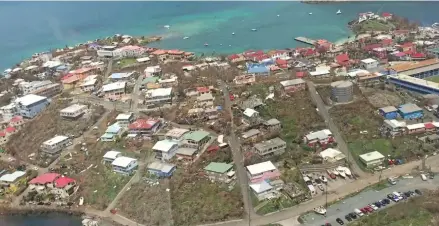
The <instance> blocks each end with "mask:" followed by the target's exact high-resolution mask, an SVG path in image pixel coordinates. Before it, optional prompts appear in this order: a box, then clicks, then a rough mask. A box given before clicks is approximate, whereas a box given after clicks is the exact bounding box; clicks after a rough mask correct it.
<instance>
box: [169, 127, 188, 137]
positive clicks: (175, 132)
mask: <svg viewBox="0 0 439 226" xmlns="http://www.w3.org/2000/svg"><path fill="white" fill-rule="evenodd" d="M187 132H189V130H187V129H182V128H173V129H171V130H169V131H168V132H167V133H166V134H165V136H167V137H173V138H180V137H182V136H183V135H184V134H185V133H187Z"/></svg>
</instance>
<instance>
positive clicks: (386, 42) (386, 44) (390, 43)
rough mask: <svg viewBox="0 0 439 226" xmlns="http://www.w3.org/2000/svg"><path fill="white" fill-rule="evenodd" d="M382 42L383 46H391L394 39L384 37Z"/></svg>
mask: <svg viewBox="0 0 439 226" xmlns="http://www.w3.org/2000/svg"><path fill="white" fill-rule="evenodd" d="M380 43H381V45H382V46H383V47H389V46H392V45H393V40H392V39H383V40H381V42H380Z"/></svg>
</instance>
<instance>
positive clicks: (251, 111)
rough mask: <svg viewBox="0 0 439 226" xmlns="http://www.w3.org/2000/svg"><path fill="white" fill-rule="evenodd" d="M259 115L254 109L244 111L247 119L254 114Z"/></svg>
mask: <svg viewBox="0 0 439 226" xmlns="http://www.w3.org/2000/svg"><path fill="white" fill-rule="evenodd" d="M257 113H258V112H257V111H255V110H254V109H251V108H247V109H245V111H244V115H245V116H247V117H252V116H253V115H254V114H257Z"/></svg>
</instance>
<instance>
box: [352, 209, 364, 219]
mask: <svg viewBox="0 0 439 226" xmlns="http://www.w3.org/2000/svg"><path fill="white" fill-rule="evenodd" d="M354 212H355V213H356V214H357V215H358V216H359V217H362V216H364V213H363V212H361V211H360V210H359V209H354Z"/></svg>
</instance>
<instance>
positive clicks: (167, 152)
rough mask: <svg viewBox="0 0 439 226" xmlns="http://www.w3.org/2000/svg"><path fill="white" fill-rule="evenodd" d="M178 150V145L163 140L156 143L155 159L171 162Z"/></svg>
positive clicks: (154, 148)
mask: <svg viewBox="0 0 439 226" xmlns="http://www.w3.org/2000/svg"><path fill="white" fill-rule="evenodd" d="M177 149H178V143H177V142H175V141H171V140H161V141H158V142H157V143H155V145H154V147H152V150H153V151H154V153H155V157H156V158H157V159H160V160H162V161H163V160H170V159H171V158H172V157H174V156H175V153H176V152H177Z"/></svg>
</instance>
